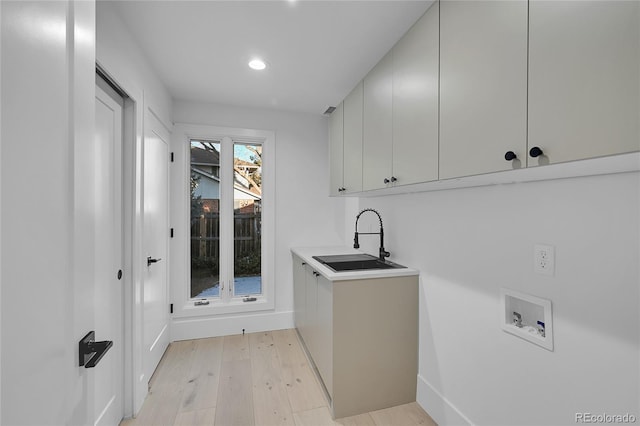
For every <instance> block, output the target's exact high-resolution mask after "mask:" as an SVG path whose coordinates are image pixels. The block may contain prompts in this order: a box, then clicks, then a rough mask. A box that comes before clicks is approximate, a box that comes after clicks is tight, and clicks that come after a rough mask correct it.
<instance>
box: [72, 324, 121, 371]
mask: <svg viewBox="0 0 640 426" xmlns="http://www.w3.org/2000/svg"><path fill="white" fill-rule="evenodd" d="M112 346H113V341H111V340H104V341H102V342H96V332H95V331H90V332H89V333H87V335H86V336H84V337H83V338H82V340H80V342H78V356H79V360H80V367H84V368H93V367H95V366H96V364H97V363H98V362H100V360H101V359H102V357H103V356H104V355H105V354H106V353H107V351H108V350H109V349H111V347H112Z"/></svg>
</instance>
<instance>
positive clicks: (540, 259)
mask: <svg viewBox="0 0 640 426" xmlns="http://www.w3.org/2000/svg"><path fill="white" fill-rule="evenodd" d="M554 251H555V250H554V248H553V246H547V245H543V244H536V245H535V246H534V250H533V262H534V263H533V265H534V266H533V269H534V271H535V272H536V273H538V274H542V275H553V274H554V273H555V269H556V262H555V253H554Z"/></svg>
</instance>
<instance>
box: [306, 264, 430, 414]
mask: <svg viewBox="0 0 640 426" xmlns="http://www.w3.org/2000/svg"><path fill="white" fill-rule="evenodd" d="M293 270H294V272H293V277H294V304H295V306H294V310H295V322H296V324H295V325H296V328H297V330H298V332H299V334H300V337H301V338H302V341H303V343H304V346H305V347H306V349H307V352H308V354H309V355H310V358H311V360H312V361H313V363H314V364H315V366H316V368H317V371H318V373H319V376H320V379H321V380H322V382H323V383H324V386H325V389H326V391H327V393H328V395H329V398H330V399H331V409H332V414H333V415H334V418H341V417H348V416H354V415H357V414H362V413H366V412H369V411H375V410H380V409H383V408H388V407H392V406H396V405H401V404H406V403H409V402H413V401H415V400H416V384H417V383H416V382H417V375H418V276H417V275H415V276H402V277H387V278H370V279H354V280H344V281H335V282H332V281H329V280H328V279H326V278H325V277H324V276H323V275H322V274H319V273H318V272H317V271H316V270H314V268H312V267H311V266H310V265H308V264H307V263H306V262H305V261H304V260H303V259H301V258H300V257H299V256H297V255H294V256H293Z"/></svg>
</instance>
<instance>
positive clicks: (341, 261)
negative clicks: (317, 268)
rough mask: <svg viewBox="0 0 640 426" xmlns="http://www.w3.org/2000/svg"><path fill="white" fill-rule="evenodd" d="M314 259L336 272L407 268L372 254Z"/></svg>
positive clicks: (318, 257) (315, 257) (316, 257)
mask: <svg viewBox="0 0 640 426" xmlns="http://www.w3.org/2000/svg"><path fill="white" fill-rule="evenodd" d="M313 258H314V259H315V260H317V261H318V262H320V263H322V264H324V265H326V266H327V267H328V268H330V269H333V270H334V271H335V272H344V271H365V270H371V269H397V268H406V266H402V265H398V264H397V263H393V262H389V261H388V260H385V261H382V260H380V259H379V258H377V257H375V256H371V255H370V254H339V255H327V256H313Z"/></svg>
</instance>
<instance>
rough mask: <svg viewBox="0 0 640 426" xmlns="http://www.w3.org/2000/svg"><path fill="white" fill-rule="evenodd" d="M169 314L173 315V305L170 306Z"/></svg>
mask: <svg viewBox="0 0 640 426" xmlns="http://www.w3.org/2000/svg"><path fill="white" fill-rule="evenodd" d="M169 313H170V314H172V313H173V303H170V304H169Z"/></svg>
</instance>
